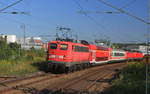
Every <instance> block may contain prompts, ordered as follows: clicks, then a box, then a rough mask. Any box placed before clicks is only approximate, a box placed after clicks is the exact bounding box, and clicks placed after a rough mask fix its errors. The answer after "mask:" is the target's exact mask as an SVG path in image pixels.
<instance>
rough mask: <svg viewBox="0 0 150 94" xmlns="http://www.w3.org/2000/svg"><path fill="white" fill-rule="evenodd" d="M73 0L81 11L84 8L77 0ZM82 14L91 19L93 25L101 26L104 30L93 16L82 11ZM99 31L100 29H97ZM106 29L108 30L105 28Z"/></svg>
mask: <svg viewBox="0 0 150 94" xmlns="http://www.w3.org/2000/svg"><path fill="white" fill-rule="evenodd" d="M73 1H74V2H75V4H76V5H77V6H78V7H79V9H80V10H81V11H83V10H84V9H83V7H82V6H81V5H80V3H79V2H78V1H77V0H73ZM83 15H84V16H86V17H87V18H88V19H89V20H91V21H92V22H94V24H95V25H97V26H98V27H101V28H102V29H103V30H105V31H106V28H105V27H104V26H102V24H100V23H99V22H97V21H96V20H95V19H94V18H93V17H91V16H89V15H88V14H86V13H83ZM98 29H99V28H98ZM99 31H101V30H100V29H99ZM107 31H108V30H107ZM104 36H106V35H104Z"/></svg>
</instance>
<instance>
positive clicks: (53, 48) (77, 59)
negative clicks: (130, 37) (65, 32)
mask: <svg viewBox="0 0 150 94" xmlns="http://www.w3.org/2000/svg"><path fill="white" fill-rule="evenodd" d="M143 56H144V55H143V54H142V53H141V52H138V51H129V50H128V51H127V50H118V49H112V48H109V47H104V46H97V45H94V44H89V43H88V42H86V41H84V40H82V41H81V42H80V43H77V42H73V41H68V40H56V41H50V42H49V43H48V50H47V62H48V69H49V71H60V72H61V71H62V72H71V71H75V70H78V69H83V68H86V67H89V66H91V65H92V66H93V65H99V64H105V63H112V62H120V61H128V60H141V59H142V58H143Z"/></svg>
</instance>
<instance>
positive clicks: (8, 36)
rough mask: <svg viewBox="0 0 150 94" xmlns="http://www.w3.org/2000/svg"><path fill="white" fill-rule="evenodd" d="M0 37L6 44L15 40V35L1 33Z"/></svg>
mask: <svg viewBox="0 0 150 94" xmlns="http://www.w3.org/2000/svg"><path fill="white" fill-rule="evenodd" d="M0 37H1V38H3V39H4V40H5V41H6V42H7V43H8V44H9V43H16V42H17V37H16V35H3V34H1V35H0Z"/></svg>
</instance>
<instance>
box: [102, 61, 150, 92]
mask: <svg viewBox="0 0 150 94" xmlns="http://www.w3.org/2000/svg"><path fill="white" fill-rule="evenodd" d="M149 67H150V65H149ZM148 75H149V76H148V92H150V71H149V72H148ZM145 79H146V78H145V65H144V64H143V63H142V62H129V63H128V65H127V67H125V68H124V69H123V70H121V71H120V72H119V73H118V75H117V76H116V79H115V80H113V82H112V87H111V88H109V89H106V90H105V91H104V92H103V93H102V94H145V90H146V89H145Z"/></svg>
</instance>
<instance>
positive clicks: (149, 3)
mask: <svg viewBox="0 0 150 94" xmlns="http://www.w3.org/2000/svg"><path fill="white" fill-rule="evenodd" d="M148 22H150V0H148ZM149 35H150V24H148V26H147V57H146V69H145V72H146V84H145V86H146V92H145V94H148V63H149Z"/></svg>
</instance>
